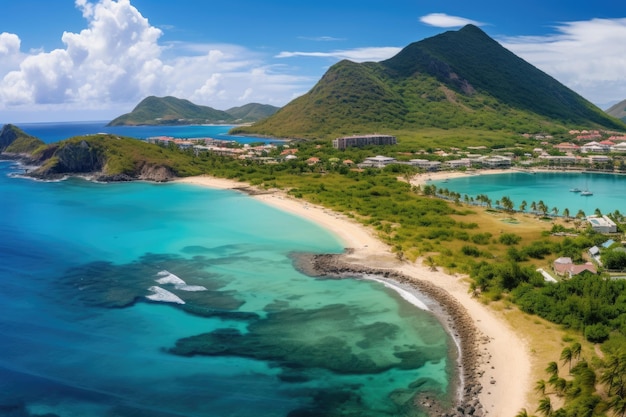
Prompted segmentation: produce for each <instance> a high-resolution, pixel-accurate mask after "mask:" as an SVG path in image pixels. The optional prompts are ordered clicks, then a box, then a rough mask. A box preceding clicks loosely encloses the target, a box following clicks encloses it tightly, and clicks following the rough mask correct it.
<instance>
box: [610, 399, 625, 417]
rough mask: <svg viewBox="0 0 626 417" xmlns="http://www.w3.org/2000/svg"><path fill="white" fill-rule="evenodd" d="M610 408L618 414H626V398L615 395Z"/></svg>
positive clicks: (622, 416) (622, 415)
mask: <svg viewBox="0 0 626 417" xmlns="http://www.w3.org/2000/svg"><path fill="white" fill-rule="evenodd" d="M609 408H610V409H611V410H612V411H613V413H614V414H616V415H618V416H621V417H624V416H626V398H623V397H620V396H619V395H616V396H614V397H613V398H611V399H610V400H609Z"/></svg>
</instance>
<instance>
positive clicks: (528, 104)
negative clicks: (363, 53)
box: [233, 25, 626, 138]
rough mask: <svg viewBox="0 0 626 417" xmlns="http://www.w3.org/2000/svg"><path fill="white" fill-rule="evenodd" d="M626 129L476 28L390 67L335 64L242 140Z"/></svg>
mask: <svg viewBox="0 0 626 417" xmlns="http://www.w3.org/2000/svg"><path fill="white" fill-rule="evenodd" d="M546 126H558V127H607V128H611V129H626V125H624V124H622V123H620V122H619V121H618V120H615V119H613V118H610V117H607V115H606V114H605V113H604V112H603V111H602V110H601V109H599V108H597V107H596V106H594V105H593V104H592V103H590V102H589V101H587V100H585V99H584V98H583V97H581V96H580V95H578V94H576V93H575V92H574V91H572V90H570V89H569V88H567V87H565V86H564V85H562V84H561V83H559V82H558V81H557V80H555V79H554V78H552V77H550V76H549V75H547V74H545V73H544V72H542V71H540V70H539V69H537V68H535V67H534V66H532V65H530V64H529V63H527V62H526V61H524V60H522V59H521V58H519V57H517V56H516V55H515V54H513V53H512V52H510V51H508V50H507V49H505V48H504V47H502V46H501V45H500V44H499V43H497V42H496V41H494V40H493V39H491V38H490V37H489V36H488V35H487V34H485V33H484V32H483V31H482V30H480V29H479V28H477V27H476V26H473V25H468V26H465V27H464V28H463V29H461V30H459V31H449V32H445V33H442V34H440V35H437V36H434V37H432V38H428V39H424V40H422V41H420V42H416V43H413V44H411V45H409V46H407V47H406V48H404V49H403V50H402V51H401V52H399V53H398V54H397V55H396V56H394V57H393V58H391V59H388V60H386V61H382V62H378V63H373V62H367V63H362V64H357V63H354V62H350V61H347V60H344V61H341V62H339V63H337V64H335V65H333V66H332V67H331V68H330V69H329V70H328V71H327V72H326V74H324V76H323V77H322V78H321V79H320V81H319V82H318V83H317V84H316V85H315V86H314V87H313V88H312V89H311V90H310V91H309V92H308V93H307V94H305V95H303V96H301V97H299V98H297V99H295V100H293V101H292V102H290V103H289V104H287V105H286V106H284V107H283V108H282V109H280V110H279V111H278V112H277V113H276V114H275V115H273V116H271V117H269V118H267V119H264V120H262V121H260V122H257V123H255V124H254V125H253V126H250V127H240V128H236V129H234V130H233V132H234V133H252V134H263V135H270V136H277V137H301V138H315V137H332V136H337V135H345V134H353V133H371V132H383V131H384V132H392V131H417V130H419V129H423V128H427V127H436V128H442V129H450V128H476V129H483V130H508V131H514V132H528V131H531V132H532V131H539V130H543V129H544V128H545V127H546Z"/></svg>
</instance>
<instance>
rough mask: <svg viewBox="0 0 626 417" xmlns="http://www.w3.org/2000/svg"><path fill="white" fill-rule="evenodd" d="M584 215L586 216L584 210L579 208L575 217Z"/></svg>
mask: <svg viewBox="0 0 626 417" xmlns="http://www.w3.org/2000/svg"><path fill="white" fill-rule="evenodd" d="M585 217H587V216H586V215H585V212H584V211H583V210H582V209H581V210H578V213H576V218H577V219H584V218H585Z"/></svg>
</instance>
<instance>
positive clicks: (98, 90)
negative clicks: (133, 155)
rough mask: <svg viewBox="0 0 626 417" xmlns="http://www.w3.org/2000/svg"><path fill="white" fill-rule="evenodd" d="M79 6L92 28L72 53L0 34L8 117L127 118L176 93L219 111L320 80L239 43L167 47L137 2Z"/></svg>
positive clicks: (0, 104) (80, 1) (2, 98)
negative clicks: (95, 112)
mask: <svg viewBox="0 0 626 417" xmlns="http://www.w3.org/2000/svg"><path fill="white" fill-rule="evenodd" d="M75 5H76V7H77V9H78V10H79V11H80V12H81V13H82V15H83V17H84V18H85V19H86V21H87V27H86V28H85V29H84V30H82V31H80V32H79V33H72V32H64V33H63V35H62V38H61V39H62V41H63V43H64V48H59V49H55V50H53V51H49V52H45V51H35V52H29V53H23V52H21V51H20V39H19V37H18V36H17V35H14V34H8V33H3V34H0V109H2V110H3V111H4V112H8V111H14V110H16V109H25V108H30V109H33V110H37V109H39V110H41V111H49V110H50V109H51V108H52V107H55V106H56V107H57V108H63V109H69V108H74V109H75V110H76V111H83V112H84V111H85V110H86V109H116V110H115V113H117V114H119V113H122V112H124V111H129V110H130V109H131V108H132V107H133V106H134V105H135V104H136V103H137V102H138V101H139V100H141V99H142V98H144V97H146V96H148V95H174V96H177V97H181V98H188V99H190V100H193V101H195V102H197V103H199V104H206V105H210V106H213V107H215V108H228V107H232V106H233V105H240V104H245V103H241V102H240V101H241V100H244V99H245V100H248V99H249V100H254V101H259V102H263V103H269V104H275V105H284V104H285V103H286V102H287V101H288V100H290V99H291V97H292V94H293V91H295V90H298V91H299V90H302V89H303V88H306V87H305V86H310V85H311V84H312V83H313V82H314V81H315V80H311V79H309V77H306V76H296V75H285V74H284V73H283V72H282V71H281V70H280V68H279V67H272V66H269V65H268V64H267V63H266V62H264V60H263V59H262V58H263V57H261V56H260V55H259V54H256V53H252V52H251V51H249V50H247V49H246V48H243V47H239V46H236V45H228V44H214V45H205V44H191V43H180V42H179V43H168V44H165V45H161V44H159V39H160V37H161V35H162V32H161V30H160V29H158V28H156V27H154V26H152V25H150V23H149V22H148V20H147V19H146V18H144V17H143V16H142V15H141V13H140V12H139V11H138V10H137V9H136V8H135V7H134V6H132V5H131V2H130V0H97V1H89V0H76V1H75ZM257 83H262V84H261V85H258V84H257ZM122 109H123V110H122ZM115 113H114V114H115Z"/></svg>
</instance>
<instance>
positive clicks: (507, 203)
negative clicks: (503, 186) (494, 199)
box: [500, 196, 514, 213]
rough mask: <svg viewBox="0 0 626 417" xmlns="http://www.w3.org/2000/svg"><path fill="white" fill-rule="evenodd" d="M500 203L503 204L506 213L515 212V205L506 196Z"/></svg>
mask: <svg viewBox="0 0 626 417" xmlns="http://www.w3.org/2000/svg"><path fill="white" fill-rule="evenodd" d="M500 203H501V204H502V207H504V210H505V211H507V212H509V213H510V212H512V211H513V207H514V204H513V201H511V199H510V198H509V197H506V196H505V197H502V198H501V199H500Z"/></svg>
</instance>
